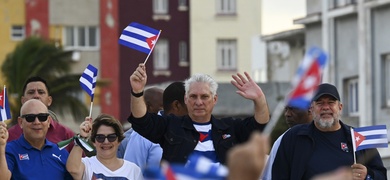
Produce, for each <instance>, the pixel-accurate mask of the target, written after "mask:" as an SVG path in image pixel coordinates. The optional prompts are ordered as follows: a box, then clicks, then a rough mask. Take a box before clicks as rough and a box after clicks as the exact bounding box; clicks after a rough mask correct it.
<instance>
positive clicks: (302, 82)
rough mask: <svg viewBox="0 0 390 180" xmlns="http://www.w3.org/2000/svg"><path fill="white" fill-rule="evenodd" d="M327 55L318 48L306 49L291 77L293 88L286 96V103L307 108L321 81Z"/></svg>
mask: <svg viewBox="0 0 390 180" xmlns="http://www.w3.org/2000/svg"><path fill="white" fill-rule="evenodd" d="M326 62H327V55H326V54H325V52H324V51H322V50H321V49H319V48H316V47H313V48H311V49H309V51H307V53H306V55H305V57H304V59H303V61H302V63H301V65H300V66H299V68H298V71H297V73H296V75H295V77H294V78H293V81H292V88H293V90H292V91H291V93H290V94H289V97H288V105H289V106H293V107H297V108H301V109H307V108H308V107H309V105H310V102H311V99H312V98H313V95H314V93H315V91H316V88H317V86H318V85H319V84H320V82H321V76H322V72H323V69H324V68H325V65H326Z"/></svg>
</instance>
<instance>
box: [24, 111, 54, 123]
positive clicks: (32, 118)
mask: <svg viewBox="0 0 390 180" xmlns="http://www.w3.org/2000/svg"><path fill="white" fill-rule="evenodd" d="M49 115H50V114H49V113H39V114H24V115H22V116H21V118H24V119H26V121H27V122H29V123H31V122H34V121H35V118H38V120H39V122H45V121H46V120H47V117H49Z"/></svg>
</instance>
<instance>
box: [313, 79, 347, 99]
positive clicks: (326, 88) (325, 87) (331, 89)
mask: <svg viewBox="0 0 390 180" xmlns="http://www.w3.org/2000/svg"><path fill="white" fill-rule="evenodd" d="M323 95H330V96H332V97H334V98H335V99H337V100H338V101H340V95H339V92H338V91H337V88H336V86H334V85H332V84H328V83H324V84H320V85H319V86H318V89H317V92H316V94H315V95H314V98H313V101H317V100H318V99H319V98H320V97H321V96H323Z"/></svg>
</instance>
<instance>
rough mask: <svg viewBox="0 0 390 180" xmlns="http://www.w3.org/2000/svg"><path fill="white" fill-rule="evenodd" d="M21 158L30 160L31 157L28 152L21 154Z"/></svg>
mask: <svg viewBox="0 0 390 180" xmlns="http://www.w3.org/2000/svg"><path fill="white" fill-rule="evenodd" d="M19 160H21V161H23V160H30V158H29V157H28V154H27V153H26V154H19Z"/></svg>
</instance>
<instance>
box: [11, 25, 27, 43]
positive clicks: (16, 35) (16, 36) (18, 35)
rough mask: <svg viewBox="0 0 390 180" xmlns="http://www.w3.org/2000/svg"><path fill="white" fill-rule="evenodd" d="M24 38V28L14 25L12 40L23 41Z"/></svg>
mask: <svg viewBox="0 0 390 180" xmlns="http://www.w3.org/2000/svg"><path fill="white" fill-rule="evenodd" d="M24 37H25V30H24V26H20V25H13V26H12V27H11V39H12V40H16V41H19V40H23V39H24Z"/></svg>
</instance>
